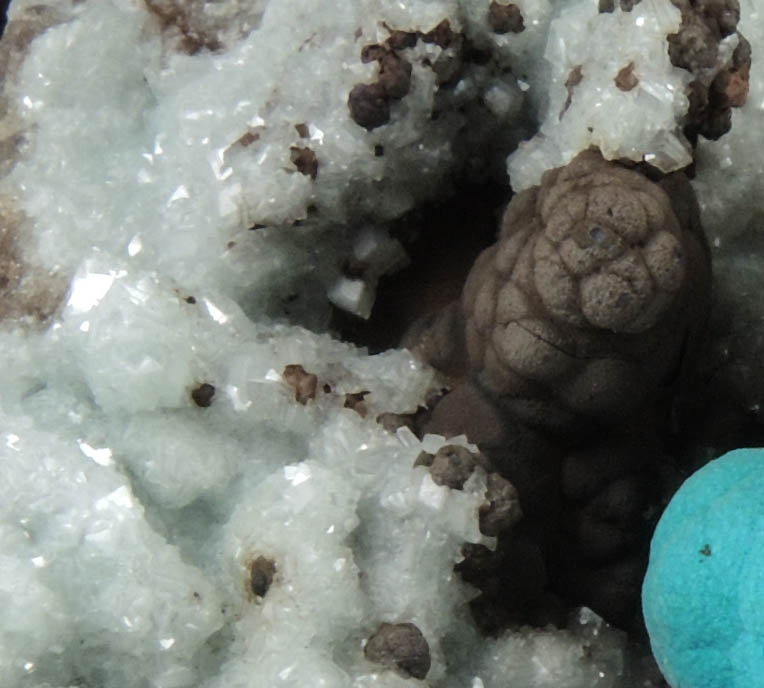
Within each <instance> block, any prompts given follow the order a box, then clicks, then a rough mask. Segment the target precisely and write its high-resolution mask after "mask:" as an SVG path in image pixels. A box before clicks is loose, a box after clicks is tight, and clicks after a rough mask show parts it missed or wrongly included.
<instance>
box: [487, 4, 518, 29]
mask: <svg viewBox="0 0 764 688" xmlns="http://www.w3.org/2000/svg"><path fill="white" fill-rule="evenodd" d="M488 24H489V26H490V27H491V29H493V31H494V33H509V32H510V31H511V32H512V33H520V32H521V31H524V30H525V23H524V21H523V15H522V12H520V8H519V7H518V6H517V5H515V4H514V3H510V4H509V5H505V4H502V3H499V2H496V1H495V0H494V2H492V3H491V4H490V5H489V7H488Z"/></svg>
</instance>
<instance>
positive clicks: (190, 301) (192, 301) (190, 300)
mask: <svg viewBox="0 0 764 688" xmlns="http://www.w3.org/2000/svg"><path fill="white" fill-rule="evenodd" d="M185 301H186V303H190V304H191V305H192V306H193V305H194V304H195V303H196V299H195V298H194V297H193V296H187V297H186V299H185Z"/></svg>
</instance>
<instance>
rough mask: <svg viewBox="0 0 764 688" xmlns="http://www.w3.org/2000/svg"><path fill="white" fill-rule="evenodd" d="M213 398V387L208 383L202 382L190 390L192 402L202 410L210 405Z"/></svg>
mask: <svg viewBox="0 0 764 688" xmlns="http://www.w3.org/2000/svg"><path fill="white" fill-rule="evenodd" d="M214 396H215V387H214V385H211V384H209V383H208V382H204V383H202V384H201V385H199V386H198V387H196V388H195V389H193V390H191V398H192V399H193V400H194V403H195V404H196V405H197V406H201V407H202V408H207V407H208V406H209V405H210V404H211V403H212V398H213V397H214Z"/></svg>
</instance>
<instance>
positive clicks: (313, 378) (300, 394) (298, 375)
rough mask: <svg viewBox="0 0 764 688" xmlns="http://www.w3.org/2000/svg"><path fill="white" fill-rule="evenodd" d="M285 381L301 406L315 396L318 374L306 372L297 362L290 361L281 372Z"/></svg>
mask: <svg viewBox="0 0 764 688" xmlns="http://www.w3.org/2000/svg"><path fill="white" fill-rule="evenodd" d="M282 375H283V376H284V380H286V383H287V384H288V385H289V386H290V387H292V388H293V389H294V398H295V401H297V402H298V403H299V404H302V405H303V406H304V405H305V404H307V403H308V401H309V400H310V399H315V398H316V388H317V386H318V376H317V375H314V374H313V373H308V372H307V371H306V370H305V368H303V367H302V366H301V365H300V364H298V363H292V364H290V365H288V366H286V367H285V368H284V372H283V373H282Z"/></svg>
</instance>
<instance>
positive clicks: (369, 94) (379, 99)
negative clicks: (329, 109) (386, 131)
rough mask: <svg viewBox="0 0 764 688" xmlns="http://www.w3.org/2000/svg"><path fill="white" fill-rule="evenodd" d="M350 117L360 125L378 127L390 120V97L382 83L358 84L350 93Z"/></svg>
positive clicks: (369, 128) (369, 127) (366, 127)
mask: <svg viewBox="0 0 764 688" xmlns="http://www.w3.org/2000/svg"><path fill="white" fill-rule="evenodd" d="M348 109H349V110H350V117H351V118H352V120H353V121H354V122H355V123H356V124H357V125H358V126H360V127H363V128H364V129H368V130H369V131H371V130H372V129H376V128H377V127H381V126H382V125H383V124H387V123H388V122H389V121H390V98H389V97H388V95H387V93H386V92H385V87H384V86H382V84H377V83H375V84H356V85H355V86H353V88H352V90H351V91H350V93H349V95H348Z"/></svg>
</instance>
